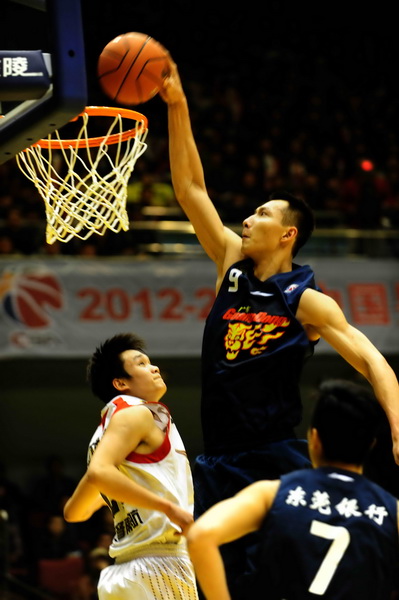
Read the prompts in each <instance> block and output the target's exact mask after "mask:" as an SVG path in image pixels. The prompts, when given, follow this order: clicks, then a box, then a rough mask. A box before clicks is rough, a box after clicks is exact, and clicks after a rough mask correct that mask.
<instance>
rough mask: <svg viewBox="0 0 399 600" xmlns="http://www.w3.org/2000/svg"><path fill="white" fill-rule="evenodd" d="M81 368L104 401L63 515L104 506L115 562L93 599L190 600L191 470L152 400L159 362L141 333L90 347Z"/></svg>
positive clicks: (158, 386)
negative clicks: (110, 526)
mask: <svg viewBox="0 0 399 600" xmlns="http://www.w3.org/2000/svg"><path fill="white" fill-rule="evenodd" d="M88 375H89V380H90V381H91V385H92V390H93V392H94V393H95V394H96V395H97V396H99V397H100V398H101V399H102V400H103V401H105V402H106V405H105V407H104V408H103V410H102V412H101V422H100V425H99V426H98V428H97V430H96V432H95V433H94V435H93V437H92V439H91V442H90V445H89V457H88V459H89V460H88V463H89V464H88V468H87V471H86V473H85V475H84V476H83V478H82V479H81V481H80V483H79V484H78V486H77V488H76V490H75V492H74V494H73V495H72V497H71V498H70V499H69V500H68V502H67V503H66V505H65V509H64V515H65V518H66V519H67V520H68V521H81V520H86V519H88V518H89V517H90V516H91V515H92V514H93V512H94V511H95V510H97V509H98V508H99V507H100V506H103V505H104V504H107V505H108V506H109V508H110V510H111V511H112V515H113V519H114V525H115V536H114V539H113V541H112V544H111V546H110V550H109V552H110V556H111V557H112V558H114V560H115V562H114V564H113V565H110V566H109V567H106V568H105V569H103V571H101V575H100V580H99V584H98V597H99V600H128V599H129V600H130V599H131V598H134V599H135V600H158V599H163V598H180V599H183V600H197V598H198V595H197V589H196V584H195V576H194V572H193V567H192V564H191V562H190V559H189V557H188V554H187V550H186V543H185V538H184V537H182V533H185V532H186V531H187V529H188V527H189V526H190V525H191V523H192V521H193V517H192V512H193V485H192V477H191V471H190V467H189V462H188V459H187V455H186V452H185V449H184V445H183V442H182V440H181V438H180V435H179V433H178V431H177V429H176V426H175V425H174V423H173V422H172V420H171V417H170V414H169V410H168V409H167V407H166V406H165V405H164V404H160V403H159V400H160V398H162V396H163V395H164V394H165V392H166V385H165V382H164V381H163V379H162V377H161V375H160V373H159V369H158V367H156V366H154V365H152V364H151V362H150V360H149V358H148V356H147V355H146V354H145V352H144V351H143V342H142V340H140V339H139V338H137V337H136V336H133V335H130V334H126V335H122V334H121V335H117V336H114V337H113V338H111V339H110V340H107V341H106V342H104V344H102V345H101V346H100V347H99V348H98V349H97V350H96V352H95V353H94V355H93V357H92V359H91V361H90V363H89V369H88ZM115 392H116V393H117V395H115ZM118 392H119V394H118ZM111 394H112V396H110V395H111Z"/></svg>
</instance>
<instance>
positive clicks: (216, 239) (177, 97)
mask: <svg viewBox="0 0 399 600" xmlns="http://www.w3.org/2000/svg"><path fill="white" fill-rule="evenodd" d="M160 93H161V96H162V98H163V99H164V100H165V102H166V103H167V104H168V125H169V155H170V167H171V174H172V183H173V188H174V191H175V194H176V198H177V200H178V202H179V204H180V205H181V207H182V209H183V210H184V212H185V213H186V215H187V217H188V218H189V220H190V222H191V223H192V225H193V227H194V230H195V233H196V235H197V237H198V240H199V242H200V244H201V245H202V247H203V248H204V250H205V252H206V253H207V254H208V256H209V257H210V258H211V259H212V260H213V261H214V262H215V263H216V264H217V265H218V267H219V268H220V269H223V266H224V263H225V260H226V258H227V260H229V261H230V264H232V262H235V261H236V260H239V258H241V238H240V237H239V236H238V235H236V234H235V233H234V232H233V231H231V230H230V229H228V228H225V227H224V225H223V223H222V221H221V219H220V217H219V214H218V212H217V210H216V208H215V207H214V205H213V203H212V201H211V199H210V198H209V195H208V192H207V189H206V185H205V178H204V172H203V168H202V163H201V159H200V156H199V152H198V149H197V146H196V143H195V140H194V136H193V132H192V128H191V120H190V115H189V110H188V105H187V99H186V96H185V94H184V91H183V87H182V84H181V81H180V77H179V73H178V70H177V67H176V65H175V63H174V62H173V60H172V59H171V58H170V75H169V76H168V77H167V78H166V79H165V81H164V85H163V88H162V90H161V92H160ZM229 253H233V256H232V257H230V256H229ZM228 266H229V265H228Z"/></svg>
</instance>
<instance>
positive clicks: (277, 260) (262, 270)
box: [254, 253, 292, 281]
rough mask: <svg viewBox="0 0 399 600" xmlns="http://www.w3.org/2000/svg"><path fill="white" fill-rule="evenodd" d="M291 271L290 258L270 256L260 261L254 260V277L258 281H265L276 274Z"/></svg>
mask: <svg viewBox="0 0 399 600" xmlns="http://www.w3.org/2000/svg"><path fill="white" fill-rule="evenodd" d="M289 271H292V257H291V255H289V256H281V255H277V254H276V253H275V254H272V255H270V256H269V255H268V256H265V257H262V259H260V260H254V275H255V277H256V278H257V279H259V281H266V279H269V277H272V276H273V275H277V274H278V273H288V272H289Z"/></svg>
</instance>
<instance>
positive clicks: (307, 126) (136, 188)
mask: <svg viewBox="0 0 399 600" xmlns="http://www.w3.org/2000/svg"><path fill="white" fill-rule="evenodd" d="M253 60H254V61H258V68H257V69H256V71H250V70H249V69H246V67H245V65H244V64H241V63H239V64H238V65H237V69H236V70H232V69H231V65H229V64H227V65H223V64H219V65H215V72H214V76H213V77H212V76H211V74H209V73H207V76H204V74H200V75H198V76H197V77H196V78H192V79H190V78H188V77H187V76H186V75H185V68H184V65H183V69H182V70H183V77H184V79H183V80H184V85H185V88H186V92H187V96H188V99H189V104H190V110H191V117H192V122H193V128H194V131H195V137H196V140H197V142H198V147H199V150H200V154H201V157H202V160H203V163H204V168H205V174H206V182H207V186H208V189H209V194H210V196H211V197H212V199H213V200H214V202H215V205H216V207H217V209H218V210H219V212H220V214H221V216H222V218H223V219H224V221H225V222H227V223H232V224H239V223H241V222H242V220H243V219H244V218H245V217H246V216H248V214H250V213H251V212H252V211H253V209H254V207H256V206H257V205H259V204H260V203H262V202H264V201H265V198H267V195H268V193H269V192H271V191H273V190H275V189H288V190H290V191H291V192H293V193H294V194H297V195H300V196H303V197H304V198H306V199H307V200H308V202H309V203H310V204H311V206H312V207H313V209H314V210H315V211H316V215H317V216H318V217H319V220H318V224H319V227H323V226H337V227H339V226H341V227H344V228H358V229H367V230H369V229H385V230H389V229H396V228H398V227H399V138H398V131H399V129H398V126H397V125H398V116H397V114H396V113H397V109H396V96H395V95H394V94H393V93H392V89H391V88H390V86H389V83H388V82H387V81H385V80H384V79H383V78H381V79H380V80H379V79H378V78H376V77H374V78H372V76H371V75H370V78H369V85H367V81H365V82H364V83H363V82H360V84H359V82H358V84H357V85H356V86H351V85H350V83H349V82H348V81H347V79H346V78H345V76H341V77H340V76H339V75H338V74H337V70H334V65H331V64H327V63H326V60H325V59H324V58H323V56H322V55H321V54H320V55H319V56H318V55H317V52H316V51H315V55H314V57H313V62H312V68H310V65H309V64H307V68H304V58H303V57H298V56H297V57H295V53H294V52H291V53H289V52H288V53H287V51H283V50H282V49H280V51H277V50H276V49H274V51H273V52H269V53H267V52H265V51H263V52H262V54H259V53H258V54H257V49H256V48H254V50H253ZM306 60H307V61H309V57H307V58H306ZM336 69H339V67H336ZM187 71H188V69H187ZM222 72H224V73H225V76H224V77H221V73H222ZM226 73H228V75H226ZM193 75H194V77H195V73H193ZM139 108H140V110H142V111H143V112H145V113H146V114H147V116H148V117H149V135H148V138H147V142H148V148H147V151H146V152H145V154H144V155H143V156H141V157H140V158H139V160H138V162H137V164H136V167H135V171H134V172H133V174H132V177H131V180H130V182H129V190H128V202H127V205H128V213H129V218H130V220H131V221H132V222H133V223H134V222H135V221H136V222H140V221H142V220H149V219H159V218H168V219H171V218H172V219H174V218H177V219H182V218H184V217H183V215H181V214H179V209H178V206H177V203H176V200H175V197H174V194H173V188H172V185H171V181H170V172H169V161H168V147H167V146H168V140H167V131H166V108H165V106H164V104H163V102H162V100H161V99H160V98H159V97H155V98H153V99H152V100H150V101H149V102H148V103H147V104H146V105H142V106H140V107H139ZM154 206H155V207H159V206H161V207H166V208H167V209H170V210H169V212H167V214H168V216H167V217H162V216H158V217H154V216H153V213H151V212H149V211H148V207H154ZM149 215H150V216H149ZM170 215H173V216H172V217H171V216H170ZM0 224H1V227H0V254H3V255H4V254H14V253H17V254H22V255H30V254H35V253H39V254H56V255H57V254H75V255H76V254H84V255H93V254H94V255H98V254H99V255H119V254H136V253H137V252H138V246H139V242H140V241H142V240H144V241H147V240H148V241H151V234H150V233H148V231H147V230H146V231H147V232H143V231H142V232H140V228H139V227H138V230H139V233H137V228H135V230H134V231H133V232H132V231H129V232H122V233H118V234H113V233H111V232H110V233H106V234H105V235H104V236H103V237H100V236H96V235H94V236H92V237H91V238H89V239H88V240H87V242H82V241H80V240H74V241H71V242H68V243H67V244H55V245H54V247H53V248H50V247H49V246H48V245H47V244H46V242H45V214H44V203H43V200H42V199H41V198H40V196H39V194H38V192H37V190H36V189H35V187H34V186H33V184H32V183H31V182H30V181H28V180H27V179H26V178H25V177H24V176H23V175H22V174H21V173H20V171H19V169H18V167H17V165H16V162H15V160H14V159H12V160H10V161H8V162H7V163H5V164H3V165H0Z"/></svg>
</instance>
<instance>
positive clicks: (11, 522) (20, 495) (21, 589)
mask: <svg viewBox="0 0 399 600" xmlns="http://www.w3.org/2000/svg"><path fill="white" fill-rule="evenodd" d="M76 484H77V481H75V479H74V477H72V476H70V475H69V474H68V472H67V468H66V465H65V464H64V461H63V459H62V458H61V457H59V456H56V455H50V456H48V457H47V458H46V459H45V461H44V462H43V470H42V472H40V471H39V472H38V473H36V474H32V479H31V480H30V481H27V482H26V483H25V484H24V485H21V484H19V483H16V482H15V481H14V479H13V478H12V476H10V475H9V474H8V472H7V469H6V467H5V465H4V464H1V465H0V595H1V594H2V593H4V594H5V593H6V591H7V593H8V592H10V594H15V596H13V595H12V596H11V597H12V598H14V597H15V598H17V599H18V600H19V599H20V598H24V599H25V598H29V599H30V598H40V597H41V595H40V594H43V597H45V594H46V593H47V594H48V595H49V596H52V597H55V598H58V597H59V596H58V594H57V593H53V590H49V589H46V585H45V581H44V580H42V577H41V568H40V565H41V562H42V561H43V560H44V561H48V560H50V561H51V560H59V559H64V558H67V557H79V558H81V559H82V564H83V569H82V573H81V576H80V577H79V578H77V580H76V581H75V582H74V584H73V585H71V589H70V593H69V592H68V596H67V600H96V599H97V592H96V584H97V580H98V576H99V573H100V571H101V569H102V568H104V566H107V565H108V564H111V562H112V559H111V558H110V557H109V554H108V548H109V545H110V543H111V541H112V538H113V535H114V528H113V521H112V515H111V512H110V510H109V509H108V507H104V508H103V509H101V510H100V511H98V513H96V514H95V515H94V516H93V517H92V518H91V519H90V520H89V521H87V522H86V523H76V524H75V523H67V522H66V521H65V520H64V518H63V506H64V503H65V501H66V500H67V499H68V497H69V496H70V495H71V494H72V492H73V490H74V488H75V486H76ZM66 583H67V582H65V586H66ZM1 597H2V598H3V595H1ZM5 597H7V598H8V596H5ZM62 597H64V596H62Z"/></svg>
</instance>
